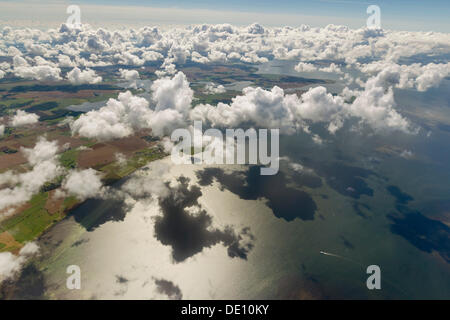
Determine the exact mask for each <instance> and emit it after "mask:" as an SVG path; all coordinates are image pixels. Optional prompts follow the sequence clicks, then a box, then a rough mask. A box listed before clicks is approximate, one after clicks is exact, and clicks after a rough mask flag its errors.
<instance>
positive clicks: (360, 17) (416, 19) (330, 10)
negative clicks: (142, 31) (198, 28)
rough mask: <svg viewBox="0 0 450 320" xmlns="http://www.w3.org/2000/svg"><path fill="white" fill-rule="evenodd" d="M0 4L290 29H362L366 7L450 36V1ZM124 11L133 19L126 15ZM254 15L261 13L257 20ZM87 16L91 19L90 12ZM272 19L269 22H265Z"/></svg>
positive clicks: (387, 23) (392, 25) (386, 20)
mask: <svg viewBox="0 0 450 320" xmlns="http://www.w3.org/2000/svg"><path fill="white" fill-rule="evenodd" d="M1 2H8V3H9V4H11V5H13V4H14V5H16V4H17V5H18V6H20V5H21V4H22V5H24V6H25V8H27V4H29V3H34V4H36V5H37V4H38V3H39V4H40V6H41V7H42V8H43V7H44V6H45V4H44V3H46V2H47V3H58V4H65V5H67V4H78V5H80V6H81V7H82V8H83V6H84V7H85V8H86V12H87V14H88V15H87V16H89V14H91V13H90V12H89V11H88V9H89V6H92V5H103V6H105V7H111V6H117V7H127V8H128V9H132V8H135V10H139V8H138V7H142V6H145V7H148V8H150V7H151V8H166V9H177V10H178V11H176V12H177V14H173V15H172V18H171V19H169V18H167V19H165V20H164V21H166V20H167V21H166V22H168V23H169V22H170V23H172V24H185V23H203V22H205V23H226V22H228V23H235V24H246V23H252V22H256V21H254V20H255V19H257V20H261V21H258V22H261V23H262V24H271V25H283V24H289V25H292V24H294V23H296V22H298V23H297V24H301V23H306V24H311V25H314V24H316V25H318V26H323V25H326V24H329V23H334V24H346V25H348V26H350V27H352V28H357V27H361V26H363V25H364V23H365V21H366V19H367V14H366V8H367V7H368V6H369V5H371V4H376V5H378V6H379V7H380V8H381V18H382V26H383V27H386V28H389V29H397V30H414V31H443V32H450V22H449V20H450V19H449V17H450V1H449V0H428V1H424V0H412V1H407V0H390V1H388V0H376V1H365V0H309V1H305V0H247V1H242V0H221V1H219V0H190V1H188V0H129V1H124V0H70V1H65V0H47V1H46V0H42V1H37V0H30V1H25V0H22V1H20V0H19V1H17V0H14V1H11V0H7V1H2V0H0V6H1V5H2V4H1ZM205 9H206V10H210V11H213V12H216V13H219V12H221V11H222V12H227V14H223V15H220V14H217V15H215V16H214V15H212V16H211V17H209V19H208V15H207V14H206V15H205V14H203V15H201V14H199V15H196V14H195V13H196V11H200V10H205ZM183 10H184V11H183ZM1 11H2V10H0V20H5V19H4V17H2V16H1ZM30 11H31V9H30ZM129 12H130V15H131V16H132V13H131V11H129ZM232 12H237V13H239V14H240V16H239V19H235V17H233V14H232ZM245 14H248V18H247V19H245ZM258 14H260V18H259V16H258ZM4 15H6V13H4ZM92 15H93V16H95V12H92ZM284 15H285V16H286V18H287V17H288V16H289V17H290V18H289V19H288V18H287V19H283V16H284ZM296 15H298V16H299V17H300V18H299V19H297V20H296V19H294V18H295V16H296ZM109 16H111V15H109ZM271 16H273V19H271V18H270V17H271ZM308 17H310V19H308ZM2 18H3V19H2ZM258 18H259V19H258ZM130 19H132V17H130ZM168 20H171V21H168Z"/></svg>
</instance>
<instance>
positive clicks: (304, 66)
mask: <svg viewBox="0 0 450 320" xmlns="http://www.w3.org/2000/svg"><path fill="white" fill-rule="evenodd" d="M295 71H297V72H314V71H317V68H316V66H315V65H313V64H312V63H306V62H300V63H299V64H297V65H296V66H295Z"/></svg>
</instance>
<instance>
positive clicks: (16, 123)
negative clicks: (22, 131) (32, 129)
mask: <svg viewBox="0 0 450 320" xmlns="http://www.w3.org/2000/svg"><path fill="white" fill-rule="evenodd" d="M38 121H39V116H38V115H37V114H35V113H28V112H25V111H23V110H17V112H16V114H15V115H14V116H13V117H12V119H11V121H10V125H11V126H12V127H22V126H26V125H29V124H34V123H37V122H38Z"/></svg>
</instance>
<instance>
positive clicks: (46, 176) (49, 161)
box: [0, 137, 64, 211]
mask: <svg viewBox="0 0 450 320" xmlns="http://www.w3.org/2000/svg"><path fill="white" fill-rule="evenodd" d="M21 151H22V152H23V153H24V155H25V157H26V158H27V160H28V163H29V164H30V166H31V167H32V168H31V170H30V171H28V172H25V173H17V172H14V171H6V172H4V173H1V174H0V185H2V186H3V187H4V188H3V189H0V211H1V210H4V209H6V208H9V207H13V206H17V205H20V204H22V203H25V202H27V201H29V200H30V199H31V197H32V196H33V195H35V194H37V193H38V192H39V191H40V189H41V187H42V186H43V185H44V184H45V183H46V182H49V181H53V180H54V179H55V178H56V177H58V176H59V175H61V174H63V172H64V170H63V168H62V167H61V166H60V165H59V162H58V160H57V158H56V153H57V152H58V145H57V142H56V141H51V142H50V141H47V140H46V139H45V138H42V137H41V138H39V140H38V142H37V143H36V145H35V147H34V148H32V149H29V148H22V149H21Z"/></svg>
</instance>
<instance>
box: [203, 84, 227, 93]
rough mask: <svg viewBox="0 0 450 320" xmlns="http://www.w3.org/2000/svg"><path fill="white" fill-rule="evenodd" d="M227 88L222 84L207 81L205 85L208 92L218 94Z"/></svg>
mask: <svg viewBox="0 0 450 320" xmlns="http://www.w3.org/2000/svg"><path fill="white" fill-rule="evenodd" d="M226 91H227V90H226V89H225V87H224V86H223V85H221V84H219V85H216V84H215V83H213V82H210V83H207V84H206V85H205V92H206V93H208V94H218V93H224V92H226Z"/></svg>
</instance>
